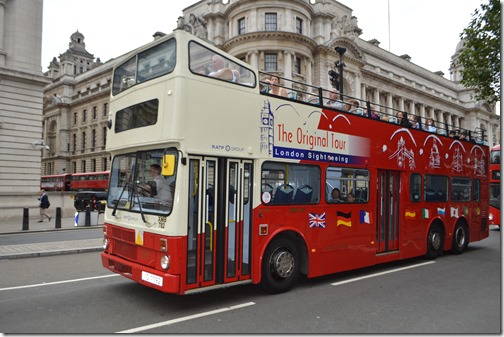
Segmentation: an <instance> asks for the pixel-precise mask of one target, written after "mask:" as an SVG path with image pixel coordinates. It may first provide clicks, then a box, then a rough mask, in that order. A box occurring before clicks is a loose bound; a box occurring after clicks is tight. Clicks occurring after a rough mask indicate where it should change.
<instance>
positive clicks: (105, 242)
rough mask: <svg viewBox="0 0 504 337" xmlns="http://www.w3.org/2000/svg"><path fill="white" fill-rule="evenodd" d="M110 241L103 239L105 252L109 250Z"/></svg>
mask: <svg viewBox="0 0 504 337" xmlns="http://www.w3.org/2000/svg"><path fill="white" fill-rule="evenodd" d="M108 244H109V241H108V239H107V238H104V239H103V250H107V248H108Z"/></svg>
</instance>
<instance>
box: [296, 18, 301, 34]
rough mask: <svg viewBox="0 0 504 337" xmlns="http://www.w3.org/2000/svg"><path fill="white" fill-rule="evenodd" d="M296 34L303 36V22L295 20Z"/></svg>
mask: <svg viewBox="0 0 504 337" xmlns="http://www.w3.org/2000/svg"><path fill="white" fill-rule="evenodd" d="M296 33H298V34H303V20H302V19H300V18H296Z"/></svg>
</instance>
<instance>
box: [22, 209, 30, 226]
mask: <svg viewBox="0 0 504 337" xmlns="http://www.w3.org/2000/svg"><path fill="white" fill-rule="evenodd" d="M29 219H30V218H29V208H23V230H24V231H27V230H28V227H29Z"/></svg>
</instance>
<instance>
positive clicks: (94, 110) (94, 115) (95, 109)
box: [93, 106, 98, 119]
mask: <svg viewBox="0 0 504 337" xmlns="http://www.w3.org/2000/svg"><path fill="white" fill-rule="evenodd" d="M97 111H98V109H97V108H96V106H94V107H93V119H96V112H97Z"/></svg>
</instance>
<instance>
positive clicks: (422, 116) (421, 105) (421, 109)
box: [420, 104, 427, 121]
mask: <svg viewBox="0 0 504 337" xmlns="http://www.w3.org/2000/svg"><path fill="white" fill-rule="evenodd" d="M420 117H421V118H422V121H425V119H426V118H427V116H426V115H425V105H423V104H420Z"/></svg>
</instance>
